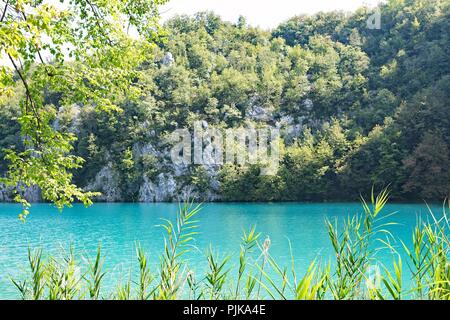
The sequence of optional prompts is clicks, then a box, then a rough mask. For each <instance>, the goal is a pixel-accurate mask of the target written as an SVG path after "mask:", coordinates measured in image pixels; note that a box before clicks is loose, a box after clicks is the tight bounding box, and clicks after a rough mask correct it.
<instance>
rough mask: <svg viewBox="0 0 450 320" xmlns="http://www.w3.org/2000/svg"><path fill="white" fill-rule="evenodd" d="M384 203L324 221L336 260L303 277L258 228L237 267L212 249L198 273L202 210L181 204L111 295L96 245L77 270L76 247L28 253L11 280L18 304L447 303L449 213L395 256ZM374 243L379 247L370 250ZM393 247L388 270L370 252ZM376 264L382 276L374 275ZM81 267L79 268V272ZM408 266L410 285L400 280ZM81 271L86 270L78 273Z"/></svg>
mask: <svg viewBox="0 0 450 320" xmlns="http://www.w3.org/2000/svg"><path fill="white" fill-rule="evenodd" d="M387 201H388V193H387V191H383V192H381V193H380V194H379V195H378V196H376V197H375V196H373V195H372V199H371V202H370V203H366V201H364V199H363V200H362V206H363V213H362V214H361V215H356V216H353V217H349V218H348V219H347V220H345V221H344V222H343V223H342V225H341V224H338V221H329V220H327V221H326V227H327V230H328V234H329V238H330V241H331V245H332V247H333V249H334V252H335V255H334V257H333V258H332V259H331V260H329V261H320V260H316V261H313V262H311V264H310V265H309V267H308V269H307V272H306V273H305V274H298V273H297V272H296V271H295V269H296V268H295V265H294V258H293V257H292V263H291V265H290V266H287V267H285V266H280V265H279V264H278V263H277V262H276V260H277V259H276V257H272V256H271V254H270V240H269V239H268V238H266V239H265V240H264V241H262V239H261V236H260V234H259V233H257V231H256V230H255V228H252V229H250V231H249V232H246V233H244V234H243V236H242V242H241V247H240V250H239V259H238V261H237V267H235V268H233V267H232V266H231V263H232V261H231V257H230V256H226V257H220V256H219V255H217V254H215V253H214V251H213V250H212V249H210V250H209V252H208V253H207V256H206V261H205V263H206V264H207V268H206V270H207V271H206V272H205V274H202V275H197V274H195V273H194V272H193V271H192V270H190V269H189V266H188V264H187V261H186V259H185V255H186V253H188V252H189V251H190V250H191V247H190V242H191V241H192V240H193V238H194V237H195V235H196V228H197V221H196V220H195V217H196V215H197V214H198V212H199V211H200V209H201V207H200V205H199V206H193V205H190V204H185V205H184V206H182V207H180V210H179V212H178V214H177V218H176V221H175V222H172V221H169V220H166V221H165V223H164V224H163V225H162V227H163V228H164V229H165V231H166V236H165V239H164V250H163V252H162V253H161V254H160V259H159V261H160V262H159V266H158V268H157V269H156V270H151V269H150V267H149V265H148V259H147V256H146V253H145V252H144V250H143V249H142V248H141V247H140V245H139V244H137V245H136V256H137V263H138V265H139V271H138V272H137V273H133V274H132V273H131V272H130V275H129V277H128V279H127V281H125V282H120V283H119V284H118V285H117V287H116V290H113V292H109V293H105V292H103V290H102V286H103V284H104V277H105V275H106V272H107V271H104V270H103V259H104V258H103V257H104V256H103V254H102V252H101V249H100V247H99V248H98V251H97V254H96V256H95V257H94V258H93V259H86V261H87V262H86V265H83V266H79V265H78V263H77V259H76V257H75V254H74V252H73V250H72V249H71V250H70V251H69V254H68V255H67V257H65V258H63V259H57V258H54V257H48V258H45V259H44V256H43V252H42V250H40V249H36V250H32V249H29V251H28V260H29V276H28V277H26V278H25V279H22V280H18V279H12V282H13V284H14V285H15V286H16V287H17V289H18V290H19V292H20V294H21V297H22V298H23V299H56V300H71V299H91V300H97V299H137V300H148V299H160V300H161V299H162V300H173V299H186V298H188V299H193V300H197V299H225V300H228V299H299V300H312V299H316V300H322V299H339V300H348V299H380V300H384V299H395V300H401V299H432V300H435V299H436V300H437V299H439V300H441V299H444V300H448V299H449V298H450V264H449V260H448V255H449V250H450V239H449V237H448V235H449V231H450V224H449V220H448V216H447V214H446V212H444V213H443V216H442V217H441V218H437V217H436V216H434V215H433V214H431V219H430V221H422V222H420V221H419V222H418V224H417V226H416V227H415V229H414V232H413V234H412V243H413V245H412V247H411V248H409V247H408V246H406V245H405V244H404V243H403V242H400V243H401V249H400V250H403V251H404V253H405V254H406V257H407V261H402V259H401V258H400V251H397V249H395V248H394V247H393V246H392V245H391V244H390V243H392V241H393V240H395V237H394V236H393V235H392V234H391V233H390V232H389V231H388V226H389V225H390V224H392V223H390V222H389V221H388V220H389V217H390V216H391V215H392V214H381V212H382V209H383V208H384V206H385V204H386V203H387ZM374 244H376V245H374ZM380 249H384V250H391V253H392V255H393V257H396V258H395V259H394V261H393V262H392V265H391V266H388V265H384V264H382V263H381V262H380V261H377V260H376V257H375V253H376V252H377V251H378V250H380ZM374 265H378V266H381V270H380V272H379V274H377V273H375V274H371V268H372V266H374ZM80 267H81V268H80ZM406 268H408V269H409V274H410V275H411V276H412V280H413V281H412V285H411V286H409V287H405V285H404V283H403V282H402V281H403V280H402V279H403V278H404V276H405V272H406ZM79 270H86V271H85V272H80V271H79Z"/></svg>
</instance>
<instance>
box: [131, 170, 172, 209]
mask: <svg viewBox="0 0 450 320" xmlns="http://www.w3.org/2000/svg"><path fill="white" fill-rule="evenodd" d="M156 180H157V181H156V183H155V182H152V181H150V180H149V179H148V178H147V177H144V183H143V184H142V186H141V187H140V189H139V202H160V201H174V200H176V198H177V195H176V190H177V183H176V182H175V179H174V177H173V176H172V175H170V174H164V173H160V174H159V175H158V177H157V179H156Z"/></svg>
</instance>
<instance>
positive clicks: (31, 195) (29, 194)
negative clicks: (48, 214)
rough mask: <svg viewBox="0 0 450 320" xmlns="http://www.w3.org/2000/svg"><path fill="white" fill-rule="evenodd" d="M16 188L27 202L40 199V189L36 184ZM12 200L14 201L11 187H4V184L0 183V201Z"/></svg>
mask: <svg viewBox="0 0 450 320" xmlns="http://www.w3.org/2000/svg"><path fill="white" fill-rule="evenodd" d="M16 189H17V190H18V192H19V194H20V195H21V196H22V197H23V198H24V199H26V200H27V201H28V202H40V201H42V196H41V190H40V189H39V188H38V187H37V186H31V187H18V188H16ZM12 201H14V190H13V188H11V187H6V186H5V185H4V184H0V202H12Z"/></svg>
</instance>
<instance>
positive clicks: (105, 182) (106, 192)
mask: <svg viewBox="0 0 450 320" xmlns="http://www.w3.org/2000/svg"><path fill="white" fill-rule="evenodd" d="M85 189H86V190H87V191H97V192H101V195H100V196H99V197H98V198H97V200H100V201H106V202H117V201H124V200H125V199H123V197H122V192H121V189H120V187H119V174H118V173H117V172H116V171H115V170H114V168H113V165H112V163H108V165H106V166H104V167H103V168H102V169H101V170H100V171H99V172H98V173H97V175H96V176H95V179H94V181H93V182H91V183H90V184H88V185H87V186H86V188H85Z"/></svg>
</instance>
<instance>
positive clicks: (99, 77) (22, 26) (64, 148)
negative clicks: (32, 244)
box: [0, 0, 165, 218]
mask: <svg viewBox="0 0 450 320" xmlns="http://www.w3.org/2000/svg"><path fill="white" fill-rule="evenodd" d="M164 2H165V0H145V1H131V0H112V1H106V2H105V1H100V0H61V1H60V4H59V5H58V6H56V5H53V4H52V3H47V2H43V1H32V0H3V6H2V9H1V11H0V22H1V27H0V39H2V40H1V42H0V54H1V55H2V56H6V57H7V58H8V60H9V63H10V66H11V67H12V69H11V68H9V67H7V66H2V67H1V68H0V94H2V95H6V96H12V95H14V92H15V91H16V86H17V85H16V83H15V81H14V79H15V77H17V78H18V79H20V82H21V84H22V86H23V88H24V91H25V93H24V95H23V98H22V100H21V102H20V116H19V117H18V122H19V123H20V126H21V133H22V136H23V137H24V148H23V149H21V150H18V149H10V150H8V151H7V154H6V159H7V160H8V161H9V166H8V174H7V176H6V177H5V178H4V179H2V181H3V182H4V183H6V184H7V185H10V186H13V187H23V186H31V185H37V186H39V188H40V189H41V192H42V196H43V198H44V199H45V200H48V201H51V202H53V203H54V204H55V205H56V206H57V207H58V208H59V209H62V208H63V207H64V206H67V205H70V204H71V203H72V202H73V201H74V200H79V201H82V202H83V203H84V204H86V205H88V204H90V203H91V198H92V197H93V196H95V195H96V194H95V193H91V192H83V191H82V190H81V189H80V188H79V187H78V186H76V185H74V184H73V183H72V173H71V171H72V170H74V169H76V168H79V167H80V166H81V165H82V164H83V159H82V158H80V157H77V156H75V155H72V154H71V152H72V150H73V146H72V143H73V142H74V141H75V139H76V138H75V136H74V135H73V134H71V133H67V132H59V131H57V130H55V129H54V128H53V126H52V121H53V120H54V119H55V115H56V113H57V110H56V107H55V106H54V105H51V104H48V103H47V101H45V99H44V93H45V92H48V91H51V92H56V93H58V95H59V96H58V104H59V106H60V107H61V106H68V105H70V104H72V103H78V104H81V105H93V106H95V108H96V109H97V110H101V111H106V112H111V111H119V112H120V103H121V102H122V101H123V100H124V98H125V97H126V98H128V99H129V98H132V97H139V96H140V86H139V84H138V79H139V74H138V73H137V72H136V70H137V66H138V65H139V64H141V63H142V62H143V61H144V60H145V59H146V58H147V57H148V52H151V49H152V46H153V43H154V42H155V41H157V40H158V39H159V32H158V31H159V29H158V27H157V20H156V17H157V13H158V11H157V9H158V6H159V5H161V4H162V3H164ZM130 31H134V32H135V33H137V34H138V35H139V37H138V38H136V37H134V38H133V37H131V36H130V35H129V32H130ZM111 93H113V94H111ZM16 200H17V201H19V202H21V203H22V204H24V206H25V209H24V214H23V215H22V216H21V218H24V217H25V216H26V214H27V213H28V210H27V207H29V204H28V202H27V201H26V200H25V199H23V198H21V197H20V196H19V195H17V197H16Z"/></svg>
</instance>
